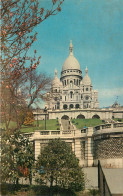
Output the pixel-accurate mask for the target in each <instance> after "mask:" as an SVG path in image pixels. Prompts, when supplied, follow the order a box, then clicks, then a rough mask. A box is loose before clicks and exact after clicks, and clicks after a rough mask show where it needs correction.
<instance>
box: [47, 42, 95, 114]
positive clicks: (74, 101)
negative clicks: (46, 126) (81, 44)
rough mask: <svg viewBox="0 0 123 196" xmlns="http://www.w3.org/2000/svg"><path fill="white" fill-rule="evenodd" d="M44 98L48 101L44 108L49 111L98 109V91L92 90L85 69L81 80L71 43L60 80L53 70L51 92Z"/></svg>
mask: <svg viewBox="0 0 123 196" xmlns="http://www.w3.org/2000/svg"><path fill="white" fill-rule="evenodd" d="M46 96H47V98H48V100H47V102H46V105H45V106H46V107H47V109H50V110H57V109H60V110H61V109H64V110H65V109H73V108H74V109H75V108H76V109H78V108H81V109H86V108H98V107H99V102H98V91H97V90H93V86H92V82H91V79H90V77H89V76H88V69H87V67H86V69H85V76H84V78H83V76H82V71H81V68H80V64H79V62H78V61H77V59H76V58H75V57H74V55H73V45H72V42H71V43H70V47H69V56H68V58H67V59H66V61H65V62H64V64H63V67H62V71H61V77H60V80H59V78H58V77H57V70H55V77H54V79H53V81H52V86H51V91H50V92H49V93H47V95H46Z"/></svg>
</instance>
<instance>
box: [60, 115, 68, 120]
mask: <svg viewBox="0 0 123 196" xmlns="http://www.w3.org/2000/svg"><path fill="white" fill-rule="evenodd" d="M61 119H65V120H68V119H69V116H67V115H64V116H62V118H61Z"/></svg>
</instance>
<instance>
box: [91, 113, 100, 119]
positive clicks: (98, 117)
mask: <svg viewBox="0 0 123 196" xmlns="http://www.w3.org/2000/svg"><path fill="white" fill-rule="evenodd" d="M92 118H97V119H100V116H98V115H97V114H95V115H94V116H92Z"/></svg>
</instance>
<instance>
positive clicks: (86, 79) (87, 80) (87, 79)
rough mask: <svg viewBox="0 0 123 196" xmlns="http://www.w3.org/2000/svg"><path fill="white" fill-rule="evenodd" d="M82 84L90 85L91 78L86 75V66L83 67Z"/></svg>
mask: <svg viewBox="0 0 123 196" xmlns="http://www.w3.org/2000/svg"><path fill="white" fill-rule="evenodd" d="M82 81H83V84H84V85H91V79H90V77H89V76H88V68H87V67H86V69H85V77H84V78H83V80H82Z"/></svg>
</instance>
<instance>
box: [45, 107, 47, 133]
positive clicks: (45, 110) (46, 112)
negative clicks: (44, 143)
mask: <svg viewBox="0 0 123 196" xmlns="http://www.w3.org/2000/svg"><path fill="white" fill-rule="evenodd" d="M44 115H45V130H46V115H47V108H46V107H45V108H44Z"/></svg>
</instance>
